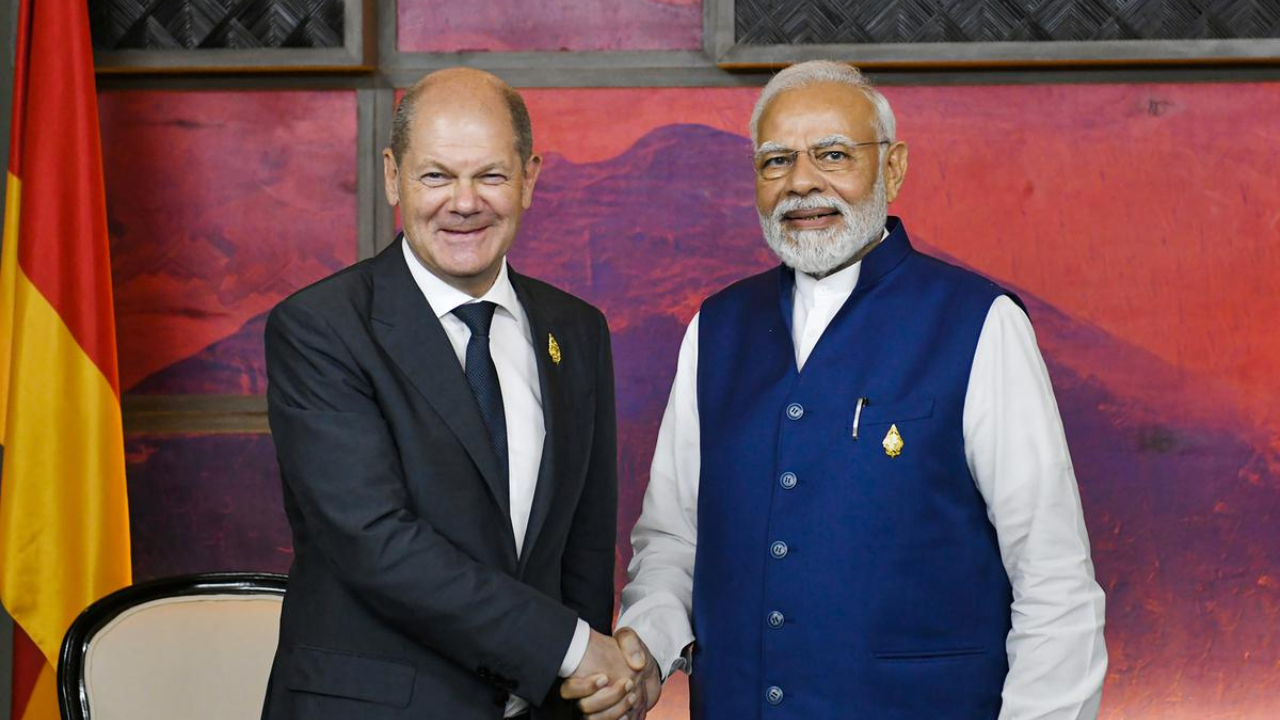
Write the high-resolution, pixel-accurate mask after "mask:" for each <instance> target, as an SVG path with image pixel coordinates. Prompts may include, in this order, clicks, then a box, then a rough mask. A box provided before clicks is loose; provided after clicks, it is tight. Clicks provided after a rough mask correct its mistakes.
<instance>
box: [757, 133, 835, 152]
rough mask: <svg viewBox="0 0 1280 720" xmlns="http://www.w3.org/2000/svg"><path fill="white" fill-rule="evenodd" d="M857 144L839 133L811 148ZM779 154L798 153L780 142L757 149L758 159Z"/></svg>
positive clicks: (772, 142)
mask: <svg viewBox="0 0 1280 720" xmlns="http://www.w3.org/2000/svg"><path fill="white" fill-rule="evenodd" d="M856 144H857V143H855V142H854V141H852V140H850V139H849V138H848V137H846V136H844V135H840V134H839V133H837V134H835V135H828V136H826V137H824V138H822V139H820V140H818V142H816V143H814V144H813V145H810V147H813V148H819V149H821V148H829V147H831V146H833V145H850V146H852V145H856ZM777 152H781V153H790V152H796V151H795V150H792V149H791V148H789V147H787V146H786V145H783V144H782V143H780V142H776V141H773V140H770V141H768V142H766V143H763V144H762V145H760V147H759V148H757V149H756V156H757V157H759V156H760V155H767V154H769V153H777Z"/></svg>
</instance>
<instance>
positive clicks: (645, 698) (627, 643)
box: [560, 628, 662, 720]
mask: <svg viewBox="0 0 1280 720" xmlns="http://www.w3.org/2000/svg"><path fill="white" fill-rule="evenodd" d="M661 693H662V677H661V675H660V674H659V672H658V663H657V662H656V661H655V660H654V659H653V655H651V654H650V653H649V648H648V647H646V646H645V644H644V641H643V640H641V639H640V636H639V635H637V634H636V633H635V631H634V630H632V629H631V628H620V629H619V630H618V631H617V632H616V633H614V636H613V637H609V636H608V635H602V634H600V633H598V632H595V631H594V630H593V631H591V639H590V640H589V641H588V642H587V653H586V655H584V656H583V658H582V662H581V663H580V664H579V665H578V669H577V670H576V671H575V672H574V674H573V677H570V678H568V679H567V680H565V681H564V682H563V683H562V684H561V685H560V697H563V698H564V699H566V700H577V701H578V707H579V709H581V710H582V713H583V715H585V716H586V720H619V718H624V717H625V718H627V720H643V718H644V717H645V715H647V714H648V713H649V710H650V709H652V708H653V706H654V705H656V704H657V703H658V696H659V695H660V694H661Z"/></svg>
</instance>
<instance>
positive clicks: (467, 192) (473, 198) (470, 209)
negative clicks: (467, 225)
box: [452, 180, 480, 215]
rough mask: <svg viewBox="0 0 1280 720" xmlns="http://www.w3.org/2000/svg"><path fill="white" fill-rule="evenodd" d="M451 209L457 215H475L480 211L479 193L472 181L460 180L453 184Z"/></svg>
mask: <svg viewBox="0 0 1280 720" xmlns="http://www.w3.org/2000/svg"><path fill="white" fill-rule="evenodd" d="M452 210H453V212H455V213H457V214H459V215H475V214H476V213H478V212H480V195H479V194H478V193H477V192H476V187H475V185H474V184H473V183H471V182H470V181H467V180H460V181H458V183H457V184H456V185H454V190H453V208H452Z"/></svg>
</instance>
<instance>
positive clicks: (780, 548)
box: [769, 540, 787, 559]
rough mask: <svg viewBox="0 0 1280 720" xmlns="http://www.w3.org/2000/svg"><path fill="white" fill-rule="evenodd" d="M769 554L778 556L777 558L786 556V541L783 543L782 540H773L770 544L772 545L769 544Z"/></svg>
mask: <svg viewBox="0 0 1280 720" xmlns="http://www.w3.org/2000/svg"><path fill="white" fill-rule="evenodd" d="M769 554H771V555H773V556H774V557H776V558H778V559H782V558H784V557H786V556H787V544H786V543H784V542H782V541H781V540H779V541H777V542H775V543H774V544H772V545H770V546H769Z"/></svg>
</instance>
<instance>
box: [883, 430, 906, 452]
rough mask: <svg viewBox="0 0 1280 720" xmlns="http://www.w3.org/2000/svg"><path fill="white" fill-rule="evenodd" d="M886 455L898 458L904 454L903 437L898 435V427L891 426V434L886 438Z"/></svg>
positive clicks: (884, 443)
mask: <svg viewBox="0 0 1280 720" xmlns="http://www.w3.org/2000/svg"><path fill="white" fill-rule="evenodd" d="M881 444H882V445H884V454H885V455H888V456H889V457H891V458H896V457H898V456H899V455H901V454H902V436H901V435H899V434H898V426H897V425H890V426H889V434H888V435H885V436H884V442H883V443H881Z"/></svg>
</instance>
